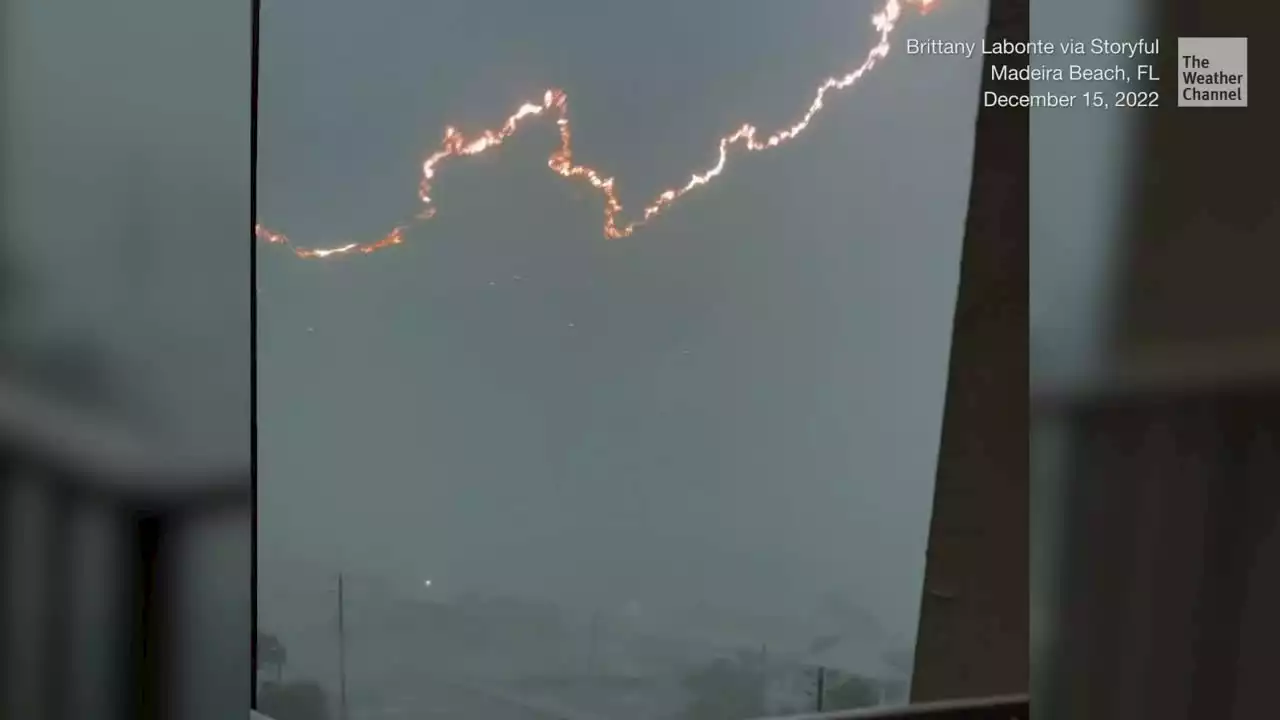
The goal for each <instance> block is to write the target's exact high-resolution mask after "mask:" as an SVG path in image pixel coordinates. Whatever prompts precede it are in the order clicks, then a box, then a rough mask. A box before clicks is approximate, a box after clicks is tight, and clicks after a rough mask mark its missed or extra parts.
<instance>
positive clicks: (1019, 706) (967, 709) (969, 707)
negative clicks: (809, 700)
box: [760, 695, 1031, 720]
mask: <svg viewBox="0 0 1280 720" xmlns="http://www.w3.org/2000/svg"><path fill="white" fill-rule="evenodd" d="M1030 717H1031V701H1030V698H1029V697H1028V696H1027V695H1008V696H1001V697H991V698H975V699H965V700H953V701H945V702H936V703H920V704H916V705H905V706H903V707H896V708H874V709H869V710H842V711H839V712H831V713H814V714H809V715H788V716H787V717H785V718H768V719H765V718H761V719H760V720H1029V719H1030Z"/></svg>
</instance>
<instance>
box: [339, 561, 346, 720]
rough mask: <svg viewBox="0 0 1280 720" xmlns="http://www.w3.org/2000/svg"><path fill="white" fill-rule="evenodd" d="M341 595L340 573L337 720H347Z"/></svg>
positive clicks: (344, 616)
mask: <svg viewBox="0 0 1280 720" xmlns="http://www.w3.org/2000/svg"><path fill="white" fill-rule="evenodd" d="M345 611H346V608H345V605H344V602H343V594H342V573H338V720H347V625H346V612H345Z"/></svg>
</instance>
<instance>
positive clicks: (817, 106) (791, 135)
mask: <svg viewBox="0 0 1280 720" xmlns="http://www.w3.org/2000/svg"><path fill="white" fill-rule="evenodd" d="M936 1H937V0H886V2H885V4H884V6H883V7H881V8H880V10H879V11H877V12H876V13H875V14H873V15H872V16H871V24H872V25H873V26H874V27H875V29H876V32H877V34H878V42H877V43H876V44H875V45H874V46H873V47H872V48H871V50H870V51H868V53H867V56H866V58H865V59H863V61H862V64H861V65H859V66H857V67H856V68H854V69H853V70H851V71H849V72H848V73H846V74H844V75H839V76H835V77H830V78H827V79H826V80H825V81H823V82H822V83H821V84H820V85H818V87H817V90H816V92H815V94H814V98H813V102H811V103H810V104H809V107H808V109H806V110H805V112H804V113H803V114H802V115H801V116H800V118H799V119H798V120H796V121H795V122H794V123H793V124H792V125H791V126H790V127H786V128H783V129H781V130H778V131H776V132H774V133H773V134H771V135H769V136H767V137H762V135H761V133H760V131H759V129H758V128H757V127H756V126H754V125H750V124H744V125H742V126H741V127H739V128H738V129H737V130H735V131H734V132H732V133H730V134H729V135H725V136H724V137H722V138H720V141H719V143H718V155H717V159H716V162H715V164H713V165H711V166H710V167H708V168H706V169H705V170H703V171H702V172H700V173H694V174H693V175H692V176H691V177H690V178H689V179H688V180H687V181H686V182H685V183H684V184H683V185H679V186H676V187H672V188H669V189H667V190H664V191H662V192H661V193H659V194H658V196H657V197H656V198H654V200H653V201H652V202H650V203H649V205H648V206H647V207H645V208H644V210H643V212H642V213H641V214H640V215H639V216H638V217H636V218H634V219H632V220H630V221H629V222H621V221H620V218H621V216H622V209H623V208H622V203H621V201H619V200H618V191H617V181H616V178H613V177H606V176H604V175H603V174H601V173H600V172H599V171H598V170H595V169H594V168H591V167H589V166H586V165H578V164H575V163H574V161H573V131H572V128H571V126H570V123H569V96H568V95H566V94H565V92H564V91H563V90H558V89H554V88H553V89H550V90H547V91H546V92H545V93H543V96H542V100H541V102H536V103H534V102H526V103H524V104H523V105H521V106H520V107H519V108H518V109H517V110H516V111H515V113H514V114H512V115H511V117H509V118H507V121H506V122H505V123H503V124H502V126H501V127H499V128H498V129H495V130H485V131H483V132H481V133H479V134H477V135H474V136H472V137H468V136H466V135H463V134H462V133H461V132H459V131H458V130H457V129H456V128H453V127H448V128H445V131H444V138H443V139H442V140H441V141H440V145H439V147H438V148H437V149H436V150H435V152H433V153H431V154H430V155H428V156H427V157H426V159H424V160H423V162H422V180H421V182H420V183H419V185H418V198H419V200H421V202H422V210H421V211H420V212H419V213H418V214H417V215H416V216H414V218H413V220H412V221H411V222H408V223H404V224H401V225H397V226H396V227H394V228H392V229H391V231H390V232H388V233H387V234H385V235H383V236H382V237H381V238H379V239H378V240H375V241H373V242H368V243H355V242H352V243H345V244H342V245H338V246H335V247H329V248H303V247H298V246H296V245H294V243H293V242H292V241H291V240H290V239H289V238H288V237H287V236H286V235H284V234H283V233H279V232H275V231H273V230H270V229H268V228H266V227H265V226H263V225H262V224H257V225H255V226H254V234H255V236H256V237H257V238H258V239H259V240H262V241H264V242H266V243H270V244H273V245H284V246H287V247H288V248H289V249H291V250H292V251H293V253H294V254H295V255H297V256H298V257H300V258H328V257H334V256H342V255H352V254H364V255H368V254H371V253H374V252H377V251H379V250H383V249H386V248H388V247H392V246H394V245H400V244H401V243H403V242H404V239H405V238H404V236H405V233H406V232H407V231H408V230H409V229H410V228H411V227H412V226H413V225H415V224H417V223H420V222H423V221H426V220H430V219H431V218H432V217H434V216H435V214H436V206H435V204H434V202H433V201H432V199H431V190H432V187H433V183H434V181H435V179H436V174H437V172H438V171H439V170H440V168H441V166H442V165H443V164H444V163H445V162H446V161H448V160H452V159H454V158H463V157H471V156H473V155H479V154H481V153H483V152H487V151H489V150H492V149H493V148H496V147H499V146H501V145H502V144H503V143H505V142H506V141H507V140H508V139H510V138H511V137H512V136H514V135H515V134H516V133H517V132H518V131H519V130H520V128H522V127H524V125H525V123H526V122H527V121H530V120H533V119H536V118H540V117H545V116H554V117H555V121H556V125H557V127H558V129H559V132H560V147H559V148H557V149H556V150H555V151H554V152H552V153H551V156H550V157H549V158H548V159H547V167H549V168H550V169H551V170H552V172H554V173H556V174H557V175H560V176H561V177H564V178H568V179H570V180H577V181H580V182H584V183H586V184H588V185H590V186H591V187H592V188H594V189H595V190H597V191H598V192H599V193H600V194H601V195H603V196H604V235H605V237H607V238H611V239H613V238H624V237H628V236H630V235H631V234H633V233H634V232H635V231H636V230H638V229H639V228H641V227H643V226H644V225H646V224H647V223H649V222H650V221H651V220H653V219H654V218H656V217H657V216H658V215H660V214H662V213H663V212H664V211H666V210H667V209H668V208H670V207H671V206H672V205H674V204H675V203H676V202H677V201H678V200H680V198H682V197H684V196H685V195H687V194H688V193H690V192H691V191H693V190H694V189H696V188H698V187H701V186H703V185H706V184H707V183H709V182H711V181H712V180H714V179H715V178H717V177H719V176H720V174H721V173H723V172H724V169H725V164H726V163H727V162H728V160H729V152H730V149H732V148H741V149H742V150H743V151H745V152H759V151H761V150H768V149H770V148H776V147H779V146H781V145H784V144H786V143H787V142H789V141H791V140H793V139H795V138H796V137H797V136H799V135H800V134H801V133H802V132H804V131H805V129H807V128H808V127H809V124H810V123H812V122H813V119H814V118H815V117H816V116H817V115H818V113H820V112H822V109H823V108H824V107H825V106H826V101H827V98H828V96H829V95H830V94H831V93H833V92H838V91H841V90H844V89H846V88H848V87H850V86H852V85H853V84H854V83H856V82H858V81H859V80H860V79H862V77H863V76H864V75H866V74H867V73H868V72H870V71H871V69H872V68H874V67H875V66H876V65H877V64H878V63H879V62H880V61H881V60H883V59H884V58H885V57H887V56H888V54H889V49H890V44H889V40H890V38H891V37H892V35H893V31H894V29H895V28H896V27H897V25H898V21H899V20H900V19H901V17H902V12H903V8H904V6H906V5H913V6H915V7H916V8H917V9H918V10H919V11H920V12H921V13H922V14H924V13H927V12H929V11H930V10H932V9H933V7H934V5H935V4H936Z"/></svg>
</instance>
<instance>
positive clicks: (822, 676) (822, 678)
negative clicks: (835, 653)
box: [815, 665, 827, 712]
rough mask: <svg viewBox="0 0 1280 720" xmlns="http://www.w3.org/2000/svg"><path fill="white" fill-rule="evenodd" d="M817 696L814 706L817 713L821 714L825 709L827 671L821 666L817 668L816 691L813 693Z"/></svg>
mask: <svg viewBox="0 0 1280 720" xmlns="http://www.w3.org/2000/svg"><path fill="white" fill-rule="evenodd" d="M815 695H816V696H817V697H816V699H815V704H816V706H817V710H818V712H822V711H823V710H824V709H825V708H824V707H823V706H824V705H826V699H827V669H826V668H825V667H823V666H821V665H819V666H818V689H817V691H816V693H815Z"/></svg>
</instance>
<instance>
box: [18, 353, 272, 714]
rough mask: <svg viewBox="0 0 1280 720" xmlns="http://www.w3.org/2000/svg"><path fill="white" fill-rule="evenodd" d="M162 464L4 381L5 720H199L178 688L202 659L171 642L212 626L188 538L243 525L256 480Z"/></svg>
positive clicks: (201, 465)
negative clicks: (202, 527)
mask: <svg viewBox="0 0 1280 720" xmlns="http://www.w3.org/2000/svg"><path fill="white" fill-rule="evenodd" d="M247 427H248V422H247V420H246V428H247ZM247 447H248V438H247V437H246V448H247ZM160 457H161V455H160V454H159V453H156V452H155V451H154V450H152V449H148V448H146V447H144V445H143V444H142V443H140V442H139V441H138V440H137V439H136V438H133V437H131V436H130V435H129V434H128V433H126V432H124V431H122V429H121V428H120V427H119V426H118V424H117V423H113V422H110V421H107V420H105V419H103V418H97V417H94V416H92V415H91V414H89V413H85V412H82V411H80V410H78V409H73V408H72V407H70V406H69V405H68V404H65V403H62V402H58V401H55V400H52V399H51V398H50V397H49V396H47V395H44V394H41V393H38V392H35V391H34V390H33V389H32V388H31V387H30V386H27V385H25V384H23V383H20V382H16V381H12V380H10V379H7V378H0V530H3V533H2V534H0V611H2V612H0V620H2V621H3V624H2V625H0V650H2V651H3V653H4V657H3V661H4V662H3V664H0V668H4V670H3V672H0V717H14V718H32V719H44V718H50V719H53V718H64V717H66V718H71V717H96V718H103V719H104V720H106V719H108V718H117V717H119V718H160V717H191V715H189V714H187V713H185V712H183V711H182V709H184V708H187V707H192V706H197V707H198V706H199V705H200V704H201V703H203V702H205V701H206V700H207V698H196V697H194V694H196V693H197V692H198V690H197V684H195V683H190V682H183V675H184V674H186V675H188V676H189V675H190V674H191V673H193V672H199V670H196V668H199V667H200V665H201V664H202V663H201V662H200V661H199V657H200V654H201V653H202V652H204V651H205V649H204V648H202V647H200V645H201V643H199V642H190V643H188V642H175V634H176V633H178V632H181V633H183V634H184V639H185V634H186V633H189V632H191V629H192V627H193V625H195V624H198V623H202V622H208V620H209V618H207V617H198V618H193V617H192V615H193V611H192V609H193V608H194V607H198V603H194V602H193V596H196V595H199V594H200V593H201V592H202V591H201V590H198V589H194V588H193V587H192V579H193V578H194V577H197V576H198V575H199V571H198V570H195V571H194V572H193V571H192V565H193V564H192V563H189V562H188V561H189V559H190V557H189V555H190V546H191V537H190V536H191V534H192V533H191V530H192V527H193V526H195V525H197V524H200V523H203V522H205V521H207V520H210V519H212V518H215V517H220V516H221V515H223V514H225V513H228V512H231V513H240V514H244V516H245V517H248V512H247V511H248V510H249V508H250V507H251V503H250V500H251V494H250V481H249V478H250V475H249V471H248V465H247V463H246V464H245V466H243V467H238V468H225V467H215V466H214V465H213V464H212V463H209V462H207V461H203V462H202V461H187V462H184V461H166V460H162V459H160ZM249 612H250V608H249V607H245V615H246V618H245V623H246V625H247V623H248V615H249ZM246 645H247V641H246ZM125 658H127V660H125V661H123V662H122V660H124V659H125ZM245 663H246V668H247V667H248V657H247V656H246V657H245ZM246 676H247V670H246ZM184 686H185V687H186V688H187V690H186V691H185V692H183V691H182V690H180V689H175V687H176V688H182V687H184ZM248 701H249V698H248V697H247V696H246V697H245V698H244V699H243V701H242V702H243V704H247V703H248ZM196 715H197V716H199V715H201V713H199V712H197V713H196Z"/></svg>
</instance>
